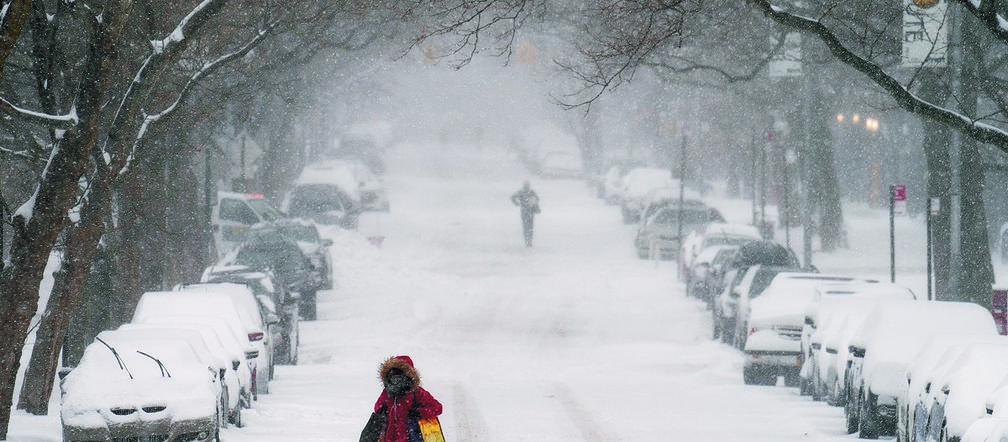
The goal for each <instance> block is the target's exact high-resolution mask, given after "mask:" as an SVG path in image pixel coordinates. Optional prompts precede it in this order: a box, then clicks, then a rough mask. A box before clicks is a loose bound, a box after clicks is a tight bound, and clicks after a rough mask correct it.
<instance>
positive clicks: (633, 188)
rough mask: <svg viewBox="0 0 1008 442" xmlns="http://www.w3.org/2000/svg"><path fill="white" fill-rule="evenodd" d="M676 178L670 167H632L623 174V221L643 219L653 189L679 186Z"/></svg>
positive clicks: (630, 221)
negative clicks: (673, 176) (674, 178)
mask: <svg viewBox="0 0 1008 442" xmlns="http://www.w3.org/2000/svg"><path fill="white" fill-rule="evenodd" d="M676 182H677V181H676V180H673V179H672V172H671V171H669V170H668V169H658V168H651V167H637V168H634V169H631V170H630V171H629V172H627V174H626V175H624V176H623V185H622V190H621V192H620V193H621V194H622V195H623V200H622V201H621V204H622V207H621V210H622V213H623V223H624V224H632V223H636V222H639V221H641V213H642V212H643V211H644V207H645V205H647V203H648V198H649V196H650V195H651V191H653V190H655V189H660V188H663V187H677V184H676Z"/></svg>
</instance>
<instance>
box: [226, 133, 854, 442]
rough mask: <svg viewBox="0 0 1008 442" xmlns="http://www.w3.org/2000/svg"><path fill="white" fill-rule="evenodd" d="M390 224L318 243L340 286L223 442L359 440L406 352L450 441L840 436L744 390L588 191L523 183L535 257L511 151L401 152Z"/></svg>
mask: <svg viewBox="0 0 1008 442" xmlns="http://www.w3.org/2000/svg"><path fill="white" fill-rule="evenodd" d="M390 157H391V160H390V162H391V164H390V172H389V176H388V178H387V181H388V182H387V184H388V186H389V188H390V199H391V201H392V212H391V213H389V214H387V215H380V216H379V217H378V219H374V218H366V219H364V220H362V224H361V231H362V232H364V233H365V235H378V234H380V235H383V236H385V241H384V243H383V246H382V247H381V249H374V248H372V247H370V246H369V245H367V244H366V242H365V241H364V240H362V239H360V238H359V237H357V236H354V235H349V234H345V233H340V232H337V231H329V232H327V233H328V234H329V235H332V236H333V237H334V239H335V241H336V244H337V245H336V247H334V248H333V251H334V259H335V261H336V262H337V265H336V269H337V270H336V275H335V276H336V280H337V281H338V283H339V287H338V288H337V289H336V290H333V291H332V292H328V293H323V294H321V295H320V298H319V299H320V306H319V317H320V320H319V321H316V322H311V323H304V324H303V329H302V339H303V340H302V343H301V345H302V348H301V351H302V356H301V365H299V366H297V367H279V368H278V370H277V380H276V384H275V388H274V390H273V391H274V393H272V394H270V395H268V396H266V397H264V398H262V399H261V401H260V404H259V405H258V409H257V410H254V411H253V412H252V413H249V417H248V422H249V425H248V427H247V428H244V429H240V430H227V431H226V432H225V433H224V434H223V438H224V439H225V440H226V441H229V442H230V441H267V440H270V441H272V440H333V441H348V440H355V439H356V437H357V436H358V434H359V432H360V429H361V428H362V427H363V424H364V422H365V421H366V419H367V415H368V414H369V411H370V407H371V406H372V404H373V403H374V400H375V399H376V397H377V395H378V393H379V391H380V390H379V388H380V385H379V383H378V380H377V377H376V370H377V366H378V363H379V362H380V361H381V360H382V359H384V358H385V357H388V356H391V355H395V354H401V353H406V354H409V355H411V356H412V357H413V359H414V361H415V362H416V364H417V367H418V369H419V370H420V372H421V374H422V376H423V380H424V385H425V386H426V388H427V389H428V390H430V391H431V392H432V393H433V394H434V395H435V397H437V398H439V399H440V400H441V401H442V402H443V403H444V405H445V413H444V415H443V416H442V417H441V422H442V425H443V426H444V430H445V433H446V437H447V439H448V440H450V441H617V440H626V441H664V440H697V441H743V440H744V441H789V440H802V441H806V440H833V439H848V438H849V436H846V435H845V434H843V430H842V429H843V423H842V413H841V410H840V409H837V408H830V407H827V406H825V405H822V404H818V403H813V402H812V401H810V400H808V399H807V398H802V397H799V396H798V395H797V392H796V390H794V389H787V388H783V387H776V388H770V387H747V386H744V385H742V377H741V363H742V359H741V357H740V355H739V353H737V352H736V351H733V350H731V349H729V348H727V347H725V346H722V345H718V344H715V343H713V342H712V341H711V339H710V337H709V330H710V327H709V324H708V321H709V319H708V314H707V313H706V312H705V311H704V309H703V308H702V306H701V305H700V304H699V303H698V302H696V301H694V300H692V299H689V298H687V297H685V296H684V294H683V287H682V285H680V284H679V283H678V282H677V281H676V277H675V276H674V267H673V265H674V264H673V263H669V262H664V263H660V264H658V265H655V263H653V262H645V261H640V260H638V259H637V258H636V257H635V256H634V253H633V249H632V247H631V240H632V235H633V229H632V228H631V227H629V226H624V225H623V224H622V223H621V222H620V217H619V211H618V210H617V208H615V207H610V206H605V205H604V204H602V203H601V202H600V201H599V200H597V199H595V198H593V197H592V193H591V191H590V190H589V189H588V188H586V186H585V185H584V183H583V182H581V181H576V180H567V181H563V180H558V181H545V180H535V179H533V187H534V188H535V189H536V190H537V191H538V193H539V195H540V198H541V199H542V206H543V213H542V215H541V216H539V217H538V218H537V220H536V238H535V247H534V248H532V249H526V248H525V247H524V245H523V244H522V238H521V227H520V222H519V217H518V213H517V209H516V208H515V207H513V206H512V205H511V203H510V202H509V201H508V197H509V196H510V194H511V193H512V192H514V191H515V190H517V188H518V187H519V186H520V184H521V181H522V179H524V178H526V177H527V173H526V172H524V171H523V169H521V167H520V166H519V165H518V164H517V162H516V161H515V160H514V159H513V158H511V157H510V156H509V155H508V154H507V153H506V152H503V151H495V150H491V151H481V150H480V151H473V150H471V149H470V150H466V148H464V147H456V148H434V147H429V146H420V145H404V146H401V147H400V148H399V149H398V150H396V151H395V152H393V153H392V154H391V155H390Z"/></svg>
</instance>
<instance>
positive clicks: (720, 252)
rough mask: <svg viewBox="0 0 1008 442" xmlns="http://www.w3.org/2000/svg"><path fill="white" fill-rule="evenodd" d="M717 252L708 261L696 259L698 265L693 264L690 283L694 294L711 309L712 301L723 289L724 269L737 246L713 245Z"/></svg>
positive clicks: (736, 250) (735, 251) (712, 306)
mask: <svg viewBox="0 0 1008 442" xmlns="http://www.w3.org/2000/svg"><path fill="white" fill-rule="evenodd" d="M715 248H716V249H717V252H716V253H715V254H714V257H713V258H711V260H710V263H704V262H702V261H698V263H699V264H700V265H694V267H695V268H696V269H695V271H694V272H693V278H692V279H691V280H690V284H691V285H692V286H694V295H695V296H696V297H697V298H699V299H700V300H702V301H704V304H706V305H707V308H708V309H711V310H713V308H714V301H715V299H716V298H717V296H718V295H720V294H721V291H722V290H724V283H725V269H726V268H727V266H728V262H730V261H731V260H732V259H733V258H734V256H735V254H736V253H738V247H715Z"/></svg>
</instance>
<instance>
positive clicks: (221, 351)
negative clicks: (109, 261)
mask: <svg viewBox="0 0 1008 442" xmlns="http://www.w3.org/2000/svg"><path fill="white" fill-rule="evenodd" d="M100 336H101V337H102V338H103V339H105V340H106V341H108V340H110V339H115V340H117V341H118V342H123V341H124V340H127V339H129V340H133V341H137V342H140V343H147V342H155V341H166V340H167V341H184V342H186V343H188V344H189V345H190V346H191V347H192V348H193V350H194V351H195V352H196V354H197V355H198V356H199V357H200V360H202V361H204V362H206V363H207V364H208V365H209V366H210V367H211V368H212V369H213V370H215V371H216V372H217V374H218V380H219V382H220V384H221V386H222V387H223V388H221V389H220V404H221V407H220V409H221V411H222V412H223V413H224V414H223V415H222V416H220V424H221V426H225V424H227V423H233V424H235V425H236V426H242V420H241V411H242V409H243V408H249V407H251V405H252V403H251V392H250V391H249V390H248V388H249V387H250V385H249V384H248V382H249V381H251V379H252V378H251V375H250V373H249V371H248V368H247V365H246V366H244V367H243V366H242V364H241V362H242V361H241V360H242V359H244V357H243V355H241V354H234V353H232V352H231V351H229V350H228V349H227V348H225V347H224V345H223V344H222V343H221V342H220V340H219V339H218V338H217V337H216V336H213V335H211V334H209V333H204V332H202V331H198V330H196V329H193V328H187V327H177V326H171V325H155V324H132V323H127V324H123V325H121V326H119V328H117V329H115V330H112V331H106V332H102V334H101V335H100ZM243 382H244V384H243Z"/></svg>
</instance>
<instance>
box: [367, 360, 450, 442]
mask: <svg viewBox="0 0 1008 442" xmlns="http://www.w3.org/2000/svg"><path fill="white" fill-rule="evenodd" d="M400 373H401V374H403V375H405V379H406V382H408V384H406V385H405V386H403V385H402V384H397V382H398V381H395V380H393V378H396V377H397V376H396V375H398V374H400ZM378 375H379V377H380V378H381V380H382V384H383V385H385V389H384V390H382V393H381V396H379V397H378V402H376V403H375V406H374V409H375V411H379V410H382V409H385V412H386V413H387V416H388V419H387V426H386V427H385V436H384V438H383V439H382V441H383V442H409V419H410V414H414V415H415V416H417V415H418V416H419V418H421V419H430V418H433V417H436V416H438V415H440V414H441V411H442V407H441V403H440V402H438V401H437V399H434V396H431V394H430V393H428V392H427V390H424V389H423V388H421V387H420V374H419V373H418V372H417V371H416V368H414V367H413V360H411V359H410V357H409V356H396V357H394V358H388V359H386V360H385V362H383V363H382V365H381V368H380V369H379V371H378ZM399 390H401V391H399ZM411 410H415V411H413V413H410V411H411Z"/></svg>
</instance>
